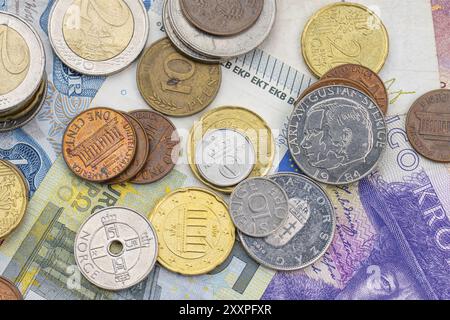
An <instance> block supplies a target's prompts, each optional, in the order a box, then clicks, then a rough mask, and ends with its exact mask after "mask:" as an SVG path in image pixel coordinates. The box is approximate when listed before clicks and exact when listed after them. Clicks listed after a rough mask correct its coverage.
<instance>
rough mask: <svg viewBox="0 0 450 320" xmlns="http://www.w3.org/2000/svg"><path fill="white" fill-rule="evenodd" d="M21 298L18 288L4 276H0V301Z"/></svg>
mask: <svg viewBox="0 0 450 320" xmlns="http://www.w3.org/2000/svg"><path fill="white" fill-rule="evenodd" d="M6 300H9V301H12V300H23V296H22V293H20V291H19V289H18V288H17V287H16V286H15V285H14V283H12V282H11V281H9V280H8V279H6V278H4V277H0V301H6Z"/></svg>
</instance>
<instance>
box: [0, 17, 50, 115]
mask: <svg viewBox="0 0 450 320" xmlns="http://www.w3.org/2000/svg"><path fill="white" fill-rule="evenodd" d="M13 33H14V34H13ZM0 34H1V41H2V43H1V51H2V54H1V56H0V59H1V60H2V61H1V64H0V65H1V68H0V78H1V81H2V83H3V84H2V85H1V86H0V87H1V88H2V91H4V92H1V93H0V113H1V114H6V113H11V112H14V110H15V109H16V108H17V107H20V106H21V105H22V104H23V103H24V102H25V101H27V100H29V99H31V98H32V96H33V95H34V94H35V93H36V91H37V90H38V88H39V86H40V84H41V81H42V78H43V76H44V71H45V51H44V47H43V45H42V41H41V38H40V37H39V35H38V33H37V32H36V30H35V29H34V28H33V27H32V26H31V25H30V24H28V23H27V22H25V21H24V20H23V19H21V18H19V17H17V16H15V15H13V14H10V13H6V12H0ZM20 37H21V38H22V39H20ZM14 38H16V39H14ZM18 39H20V41H17V40H18ZM15 40H16V41H15ZM12 79H14V80H15V81H12ZM5 84H9V85H13V87H10V88H6V87H5Z"/></svg>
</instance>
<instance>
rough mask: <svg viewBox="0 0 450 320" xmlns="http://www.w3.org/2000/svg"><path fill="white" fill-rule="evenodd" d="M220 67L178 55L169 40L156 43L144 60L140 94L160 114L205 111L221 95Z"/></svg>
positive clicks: (138, 74)
mask: <svg viewBox="0 0 450 320" xmlns="http://www.w3.org/2000/svg"><path fill="white" fill-rule="evenodd" d="M221 80H222V71H221V69H220V66H219V65H212V64H202V63H198V62H195V61H193V60H191V59H188V58H186V57H185V56H184V55H181V54H180V53H178V51H176V50H175V48H174V47H173V46H172V44H171V42H170V40H169V39H167V38H164V39H161V40H159V41H157V42H155V43H154V44H153V45H152V46H151V47H150V48H148V49H147V50H146V51H145V53H144V54H143V56H142V57H141V59H140V61H139V65H138V71H137V83H138V87H139V91H140V92H141V95H142V97H143V98H144V99H145V101H146V102H147V103H148V104H149V105H150V106H151V107H152V108H153V109H155V110H156V111H158V112H161V113H163V114H166V115H169V116H175V117H184V116H190V115H193V114H195V113H198V112H200V111H202V110H203V109H205V108H206V107H207V106H209V105H210V104H211V102H212V101H213V100H214V99H215V97H216V95H217V93H218V92H219V88H220V83H221Z"/></svg>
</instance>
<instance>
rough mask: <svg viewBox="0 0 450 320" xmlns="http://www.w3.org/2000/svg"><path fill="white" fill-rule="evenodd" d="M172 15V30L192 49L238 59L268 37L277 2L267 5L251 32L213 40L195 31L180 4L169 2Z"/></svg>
mask: <svg viewBox="0 0 450 320" xmlns="http://www.w3.org/2000/svg"><path fill="white" fill-rule="evenodd" d="M168 5H169V12H170V14H171V17H172V18H171V19H172V20H171V21H172V26H173V28H174V30H175V32H176V33H177V34H178V35H179V38H180V39H182V40H183V41H184V42H185V43H186V44H187V45H188V46H189V47H191V48H192V49H194V50H195V51H197V52H199V53H201V54H204V55H207V56H211V57H222V58H224V57H236V56H240V55H243V54H246V53H248V52H250V51H252V50H253V49H255V48H256V47H258V46H259V45H260V44H261V43H263V42H264V40H265V39H266V38H267V37H268V35H269V33H270V31H271V30H272V27H273V24H274V22H275V16H276V1H275V0H267V1H265V4H264V8H263V11H262V13H261V15H260V17H259V19H258V21H257V22H256V23H255V24H254V25H253V26H252V27H251V28H250V29H248V30H246V31H245V32H242V33H240V34H238V35H234V36H228V37H221V36H213V35H210V34H207V33H204V32H202V31H201V30H199V29H197V28H195V27H194V26H193V25H192V24H191V23H189V21H188V20H187V19H186V17H184V15H183V12H182V9H181V4H180V0H169V2H168Z"/></svg>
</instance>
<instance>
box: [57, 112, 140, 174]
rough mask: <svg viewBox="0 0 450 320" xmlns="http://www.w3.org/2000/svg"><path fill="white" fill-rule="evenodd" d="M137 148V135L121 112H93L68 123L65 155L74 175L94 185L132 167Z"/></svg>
mask: <svg viewBox="0 0 450 320" xmlns="http://www.w3.org/2000/svg"><path fill="white" fill-rule="evenodd" d="M136 148H137V140H136V133H135V131H134V129H133V126H132V125H131V124H130V122H129V121H128V120H127V118H125V116H124V115H123V114H122V113H121V112H119V111H114V110H112V109H109V108H93V109H89V110H87V111H85V112H83V113H81V114H80V115H78V116H77V117H75V118H74V119H73V120H72V121H71V122H70V123H69V125H68V126H67V129H66V132H65V133H64V137H63V144H62V149H63V150H62V153H63V156H64V160H65V161H66V163H67V165H68V166H69V168H70V169H71V170H72V171H73V173H74V174H76V175H77V176H79V177H80V178H82V179H85V180H89V181H92V182H105V181H108V180H111V179H113V178H115V177H117V176H118V175H120V174H121V173H123V172H124V171H125V170H126V169H127V168H128V167H129V166H130V164H131V163H132V162H133V159H134V156H135V154H136Z"/></svg>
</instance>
